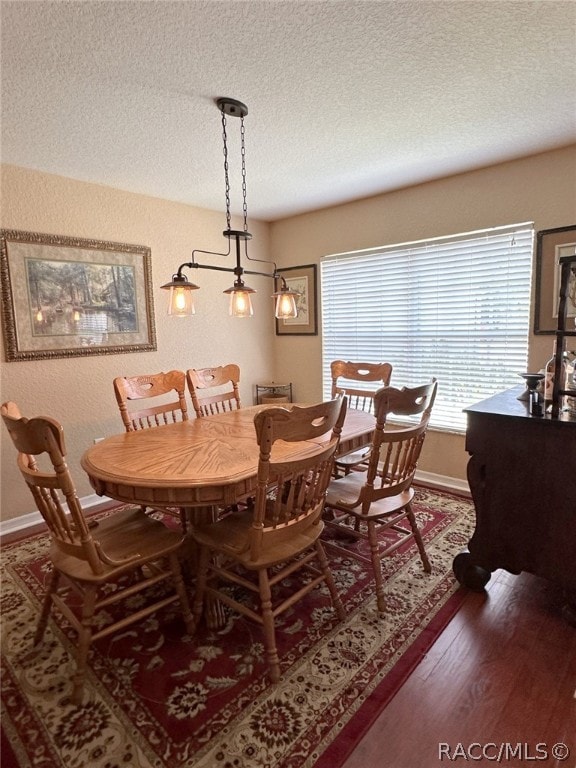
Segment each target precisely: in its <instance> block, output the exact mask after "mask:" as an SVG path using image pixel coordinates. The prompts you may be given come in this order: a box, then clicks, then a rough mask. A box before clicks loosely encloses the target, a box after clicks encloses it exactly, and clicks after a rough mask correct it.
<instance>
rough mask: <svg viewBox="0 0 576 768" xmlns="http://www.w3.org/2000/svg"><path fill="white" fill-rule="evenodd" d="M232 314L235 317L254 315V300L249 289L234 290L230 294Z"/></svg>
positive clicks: (230, 310)
mask: <svg viewBox="0 0 576 768" xmlns="http://www.w3.org/2000/svg"><path fill="white" fill-rule="evenodd" d="M229 312H230V315H232V316H233V317H252V315H253V314H254V310H253V309H252V301H251V299H250V293H249V292H248V291H238V290H236V291H233V292H232V293H231V294H230V309H229Z"/></svg>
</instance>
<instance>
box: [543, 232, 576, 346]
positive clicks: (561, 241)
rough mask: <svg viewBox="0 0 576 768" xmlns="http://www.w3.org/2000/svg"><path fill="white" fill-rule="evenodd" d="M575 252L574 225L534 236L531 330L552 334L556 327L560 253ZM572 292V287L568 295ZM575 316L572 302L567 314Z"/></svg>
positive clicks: (575, 309) (561, 254) (574, 304)
mask: <svg viewBox="0 0 576 768" xmlns="http://www.w3.org/2000/svg"><path fill="white" fill-rule="evenodd" d="M575 253H576V224H574V225H571V226H569V227H557V228H556V229H542V230H541V231H540V232H538V233H537V235H536V302H535V307H534V333H535V334H553V333H555V332H556V330H557V328H558V299H559V295H560V292H559V291H560V282H559V279H560V269H559V264H558V261H559V259H560V258H561V257H562V256H571V255H572V254H575ZM574 293H576V289H575V288H574V287H573V288H572V290H571V292H570V293H569V296H571V295H572V294H574ZM575 315H576V303H575V302H573V301H571V302H570V303H569V305H568V313H567V316H568V317H574V316H575Z"/></svg>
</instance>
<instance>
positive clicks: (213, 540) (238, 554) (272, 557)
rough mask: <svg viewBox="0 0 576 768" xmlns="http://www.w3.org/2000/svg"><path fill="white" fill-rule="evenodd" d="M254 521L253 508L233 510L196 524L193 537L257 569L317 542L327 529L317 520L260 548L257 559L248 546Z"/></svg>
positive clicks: (249, 567)
mask: <svg viewBox="0 0 576 768" xmlns="http://www.w3.org/2000/svg"><path fill="white" fill-rule="evenodd" d="M253 521H254V513H253V510H252V509H251V508H248V509H246V510H245V511H243V512H238V513H230V514H229V515H227V516H226V517H225V518H223V519H222V520H219V521H217V522H215V523H210V524H209V525H204V526H200V527H197V528H194V538H195V539H196V541H197V542H198V543H199V544H201V545H203V546H206V547H209V548H210V549H211V550H213V551H217V552H222V553H224V554H226V553H228V554H234V558H235V559H236V560H238V562H240V563H241V564H242V565H243V566H244V568H246V570H249V571H252V570H253V571H256V570H259V569H261V568H268V567H269V566H271V565H274V564H276V563H282V562H284V561H285V560H288V559H290V558H292V557H294V556H295V555H297V554H298V553H299V552H302V550H305V549H307V548H308V547H310V546H311V545H312V544H314V542H315V541H316V539H318V538H319V537H320V534H321V533H322V531H323V530H324V523H323V522H322V520H318V523H317V525H314V526H312V527H309V528H308V529H307V530H306V532H305V533H297V534H293V535H292V536H291V537H290V538H289V539H288V540H286V539H284V540H283V541H282V542H281V543H278V544H277V545H276V546H274V545H272V546H268V547H267V548H266V549H265V550H262V551H261V553H260V556H259V557H258V558H257V559H252V558H251V555H250V550H249V534H250V530H251V528H252V524H253ZM264 525H266V521H264Z"/></svg>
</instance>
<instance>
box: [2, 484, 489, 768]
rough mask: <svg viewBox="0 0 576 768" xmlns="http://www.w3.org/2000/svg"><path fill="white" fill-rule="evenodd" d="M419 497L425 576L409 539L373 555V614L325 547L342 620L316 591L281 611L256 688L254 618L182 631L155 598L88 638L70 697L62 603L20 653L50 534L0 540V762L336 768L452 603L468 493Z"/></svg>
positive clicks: (368, 585)
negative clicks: (275, 668) (378, 582)
mask: <svg viewBox="0 0 576 768" xmlns="http://www.w3.org/2000/svg"><path fill="white" fill-rule="evenodd" d="M415 509H416V511H417V517H418V521H419V524H420V526H421V527H422V528H423V530H424V539H425V541H426V546H427V550H428V553H429V556H430V560H431V562H432V565H433V571H432V573H431V574H426V573H424V571H423V570H422V567H421V564H420V560H419V558H418V555H417V551H416V547H415V546H412V547H409V548H408V549H407V550H404V551H403V550H399V551H398V552H397V553H396V554H395V556H394V557H393V558H389V559H388V560H387V561H385V563H384V566H385V569H386V578H387V595H388V598H387V599H388V613H387V615H386V616H385V617H382V618H381V617H379V615H378V613H377V611H376V609H375V601H374V599H373V591H372V581H371V579H370V576H369V573H367V572H366V569H365V567H364V566H363V565H361V564H360V563H358V561H356V560H352V559H343V558H341V557H338V558H337V557H331V561H332V568H333V572H334V575H335V578H336V581H337V584H338V588H339V591H340V594H341V595H342V598H343V602H344V605H345V608H346V611H347V618H346V620H345V621H344V622H338V621H337V620H336V619H335V616H334V614H333V611H332V609H331V607H330V604H329V601H328V599H327V593H324V592H322V591H321V590H317V591H315V592H314V593H312V594H311V595H309V596H308V598H307V599H305V600H303V601H301V602H300V603H299V604H297V605H296V606H295V607H294V609H293V611H292V612H287V613H285V614H284V615H283V616H282V617H281V618H280V619H279V620H278V630H277V637H278V646H279V652H280V659H281V666H282V680H281V682H280V683H279V684H277V685H275V686H273V685H269V684H268V681H267V677H266V668H265V663H264V662H263V644H262V636H261V631H260V628H259V627H258V626H256V625H254V624H252V623H251V622H250V621H249V620H247V619H245V618H243V617H239V616H236V615H232V614H230V615H228V616H227V622H226V624H225V626H224V627H223V628H222V629H220V630H218V631H211V630H209V629H207V628H202V629H201V630H200V631H199V633H198V634H197V636H195V637H190V636H188V635H186V634H185V633H184V627H183V624H182V622H181V619H180V617H179V616H178V615H177V614H176V613H175V611H174V610H173V609H167V610H166V611H165V612H164V613H162V614H160V615H155V616H152V617H151V618H148V619H147V620H144V621H142V622H141V624H138V625H135V626H132V627H129V628H128V629H126V630H125V631H124V632H120V633H118V634H116V635H113V636H111V637H108V638H105V639H103V640H102V641H100V642H99V643H97V644H96V645H95V646H94V647H93V649H92V651H91V654H90V668H89V672H88V679H87V684H86V693H85V700H84V703H83V705H82V706H81V707H78V708H77V707H74V706H72V705H71V704H70V699H69V692H70V679H71V674H72V670H73V667H74V661H73V655H72V654H73V648H74V634H73V633H72V632H71V630H70V628H69V626H68V625H67V624H66V622H65V621H64V620H63V619H62V618H61V617H60V616H59V615H58V614H53V619H52V621H51V622H50V624H49V627H48V630H47V632H46V635H45V639H44V643H43V644H42V645H41V647H40V648H39V649H37V650H33V649H32V637H33V634H34V628H35V623H36V618H37V616H38V611H39V605H40V602H41V598H42V593H43V585H44V583H45V582H46V580H47V577H48V573H49V564H48V558H47V552H48V537H47V536H46V535H42V534H41V535H36V536H31V537H29V538H27V539H25V540H24V541H21V542H19V543H15V544H10V545H6V546H4V547H3V549H2V601H1V616H2V641H1V644H2V720H1V723H2V731H3V734H2V735H3V739H2V747H3V754H2V766H3V768H12V766H20V768H24V767H25V766H35V767H40V768H60V767H62V768H63V767H64V766H65V767H66V768H85V766H91V767H92V768H128V767H129V768H201V767H202V768H259V767H260V766H262V767H263V768H264V767H266V768H272V767H274V768H304V767H305V766H316V767H317V768H338V766H340V765H341V764H342V762H343V761H344V760H345V758H346V756H347V755H348V754H349V752H350V751H351V749H352V748H353V747H354V745H355V744H356V743H357V742H358V740H359V739H360V738H361V736H362V735H363V733H364V732H365V731H366V729H367V728H368V727H369V726H370V723H371V722H372V721H373V719H374V718H375V717H376V716H377V715H378V713H379V712H381V711H382V708H383V707H385V706H386V703H387V702H388V701H389V700H390V698H391V697H392V696H393V695H394V693H395V692H396V691H397V690H398V689H399V687H400V686H401V684H402V682H403V681H404V680H405V679H406V677H407V675H408V674H409V673H410V671H411V670H412V669H413V668H414V667H415V666H416V664H417V663H418V661H419V659H420V658H422V655H423V654H424V653H425V652H426V650H427V649H428V648H429V647H430V645H431V644H432V642H433V641H434V639H435V638H436V637H437V635H438V633H439V632H440V631H441V630H442V628H443V627H444V626H445V624H446V623H447V621H448V620H449V619H450V617H451V616H452V615H453V614H454V612H455V611H456V610H457V608H458V606H459V605H460V602H461V600H462V599H463V596H462V594H461V592H460V591H457V586H458V585H457V584H456V582H455V580H454V577H453V575H452V559H453V557H454V555H455V554H457V553H458V552H459V551H460V550H461V549H462V548H463V547H464V546H465V545H466V543H467V542H468V539H469V538H470V535H471V532H472V526H473V519H474V515H473V507H472V503H471V502H470V501H469V500H468V499H465V498H461V497H458V496H455V495H451V494H447V493H441V492H438V491H432V490H428V489H424V488H420V489H418V492H417V502H416V505H415ZM353 546H358V544H355V545H353ZM137 599H140V597H138V598H137Z"/></svg>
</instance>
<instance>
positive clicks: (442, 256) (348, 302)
mask: <svg viewBox="0 0 576 768" xmlns="http://www.w3.org/2000/svg"><path fill="white" fill-rule="evenodd" d="M533 234H534V232H533V226H532V224H518V225H514V226H510V227H498V228H495V229H490V230H485V231H478V232H469V233H466V234H461V235H455V236H452V237H444V238H436V239H434V240H428V241H419V242H414V243H405V244H402V245H396V246H389V247H385V248H381V249H378V250H370V251H358V252H354V253H345V254H336V255H333V256H327V257H325V258H324V259H323V260H322V263H321V290H322V335H323V338H322V358H323V382H324V397H325V398H326V397H329V396H330V362H331V361H332V360H337V359H341V360H353V361H362V362H390V363H392V366H393V371H392V380H391V384H392V385H393V386H397V387H402V386H416V385H419V384H423V383H425V382H427V381H429V380H430V378H431V377H432V376H435V377H436V378H437V379H438V395H437V398H436V403H435V405H434V410H433V413H432V419H431V425H432V426H435V427H436V428H440V429H447V430H450V431H458V432H459V431H463V430H464V429H465V427H466V418H465V414H463V413H462V409H463V408H465V407H466V406H467V405H472V404H473V403H475V402H478V401H479V400H482V399H484V398H486V397H489V396H490V395H492V394H494V393H496V392H498V391H501V390H503V389H507V388H510V387H513V386H515V385H517V384H519V383H521V380H520V379H519V378H518V374H519V373H522V372H524V371H526V369H527V358H528V324H529V316H530V291H531V272H532V269H531V266H532V249H533ZM368 388H369V387H368Z"/></svg>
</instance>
